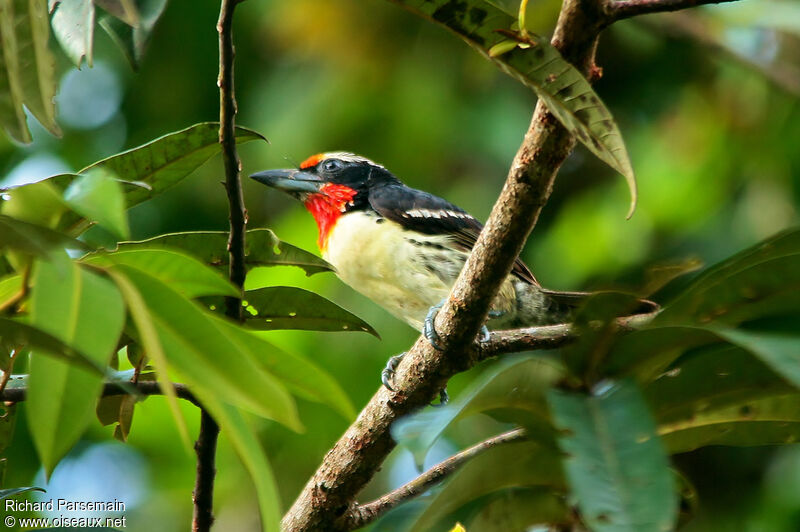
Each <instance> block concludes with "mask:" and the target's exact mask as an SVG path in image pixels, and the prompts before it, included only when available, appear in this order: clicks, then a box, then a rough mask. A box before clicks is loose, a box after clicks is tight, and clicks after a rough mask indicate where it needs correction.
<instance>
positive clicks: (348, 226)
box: [250, 151, 589, 402]
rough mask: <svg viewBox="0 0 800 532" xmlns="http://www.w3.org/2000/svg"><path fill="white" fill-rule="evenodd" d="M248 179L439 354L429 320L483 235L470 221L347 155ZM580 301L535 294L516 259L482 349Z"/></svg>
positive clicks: (341, 273) (388, 378) (559, 318)
mask: <svg viewBox="0 0 800 532" xmlns="http://www.w3.org/2000/svg"><path fill="white" fill-rule="evenodd" d="M250 177H251V178H252V179H254V180H256V181H258V182H260V183H263V184H264V185H267V186H269V187H271V188H274V189H277V190H280V191H282V192H285V193H288V194H289V195H290V196H292V197H294V198H295V199H297V200H299V201H300V202H302V203H303V204H304V205H305V207H306V209H307V210H308V211H309V212H310V213H311V215H312V217H313V218H314V220H315V221H316V223H317V227H318V230H319V237H318V239H317V245H318V247H319V250H320V252H321V254H322V257H323V258H324V259H325V260H326V261H328V262H329V263H330V264H331V265H332V266H333V267H334V269H335V272H336V274H337V275H338V277H339V278H340V279H341V280H342V281H344V283H345V284H347V285H349V286H350V287H352V288H353V289H355V290H356V291H357V292H360V293H361V294H363V295H365V296H366V297H368V298H369V299H371V300H372V301H374V302H375V303H377V304H378V305H380V306H381V307H383V308H384V309H385V310H387V311H388V312H389V313H390V314H392V315H394V316H395V317H397V318H398V319H400V320H402V321H404V322H406V323H407V324H408V325H410V326H411V327H413V328H414V329H416V330H418V331H420V332H422V333H423V334H424V335H425V336H426V338H428V340H429V341H430V342H431V343H432V344H433V346H434V347H436V348H437V349H438V348H439V345H438V335H437V333H436V329H435V327H434V325H433V324H434V319H435V316H436V312H438V309H439V308H441V306H442V304H443V303H444V300H445V298H446V297H447V296H448V294H449V293H450V289H451V288H452V286H453V284H454V283H455V281H456V278H457V277H458V275H459V273H460V272H461V269H462V267H463V266H464V263H465V262H466V260H467V257H468V255H469V253H470V251H471V250H472V247H473V246H474V244H475V241H476V240H477V238H478V234H479V233H480V231H481V229H482V227H483V225H482V224H481V223H480V222H479V221H478V220H477V219H476V218H475V217H474V216H472V215H470V214H469V213H467V212H466V211H465V210H464V209H462V208H460V207H458V206H456V205H454V204H452V203H450V202H449V201H447V200H445V199H443V198H440V197H438V196H435V195H433V194H431V193H429V192H425V191H422V190H417V189H414V188H411V187H409V186H408V185H406V184H405V183H403V182H402V181H401V180H400V179H399V178H398V177H397V176H395V175H394V174H393V173H392V172H390V171H389V170H388V169H387V168H386V167H385V166H383V165H381V164H378V163H376V162H374V161H372V160H370V159H368V158H366V157H362V156H360V155H356V154H353V153H349V152H343V151H338V152H327V153H318V154H316V155H312V156H311V157H309V158H307V159H305V160H304V161H303V162H302V163H300V165H299V167H298V168H291V169H279V170H267V171H263V172H258V173H255V174H252V175H251V176H250ZM588 295H589V293H587V292H562V291H555V290H548V289H545V288H543V287H542V286H541V285H540V284H539V282H538V281H537V280H536V278H535V277H534V276H533V273H531V270H530V269H529V268H528V267H527V266H526V265H525V263H524V262H523V261H522V260H520V259H519V258H517V259H516V260H515V261H514V265H513V268H512V270H511V273H510V274H509V275H508V276H507V277H506V279H505V280H504V281H503V283H502V285H501V286H500V289H499V291H498V293H497V295H496V296H495V298H494V300H493V302H492V305H491V308H490V310H489V315H488V321H487V323H486V325H485V326H484V327H483V328H482V331H481V335H480V339H481V340H486V339H488V329H493V330H500V329H515V328H520V327H529V326H535V325H548V324H556V323H564V322H566V321H568V320H569V319H570V317H571V316H572V314H573V312H574V311H575V309H576V308H577V307H578V306H579V305H580V304H581V303H582V302H583V301H584V300H585V299H586V297H587V296H588ZM403 355H404V353H401V354H400V355H397V356H394V357H392V358H391V359H389V362H388V363H387V366H386V368H385V369H384V370H383V372H382V379H381V380H382V381H383V384H384V385H385V386H386V387H387V388H388V389H389V390H393V388H392V379H393V377H394V373H395V370H396V368H397V365H398V363H399V361H400V359H401V358H402V356H403ZM441 399H442V401H443V402H445V401H446V392H444V394H443V395H442V396H441Z"/></svg>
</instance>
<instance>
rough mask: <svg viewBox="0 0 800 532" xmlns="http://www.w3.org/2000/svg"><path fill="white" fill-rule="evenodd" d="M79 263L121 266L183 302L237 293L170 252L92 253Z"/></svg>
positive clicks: (197, 263)
mask: <svg viewBox="0 0 800 532" xmlns="http://www.w3.org/2000/svg"><path fill="white" fill-rule="evenodd" d="M125 249H127V248H125ZM82 261H83V262H85V263H87V264H93V265H98V266H109V265H112V264H124V265H126V266H130V267H132V268H136V269H137V270H140V271H143V272H145V273H147V274H148V275H152V276H153V277H156V278H157V279H159V280H161V281H163V282H165V283H167V284H169V285H170V286H171V287H172V289H173V290H175V291H177V292H179V293H180V294H181V295H183V296H184V297H187V298H195V297H199V296H210V295H226V296H233V297H238V296H239V290H238V289H237V288H236V287H234V286H233V285H232V284H231V283H230V282H229V281H228V280H227V279H226V278H225V277H223V276H222V275H221V274H220V273H219V272H217V271H215V270H213V269H211V268H209V267H207V266H205V265H204V264H203V263H201V262H200V261H198V260H197V259H195V258H194V257H190V256H189V255H185V254H183V253H180V252H178V251H174V250H169V249H147V248H144V249H130V250H122V251H115V252H112V253H96V254H92V255H88V256H87V257H84V258H83V259H82Z"/></svg>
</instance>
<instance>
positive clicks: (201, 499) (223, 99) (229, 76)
mask: <svg viewBox="0 0 800 532" xmlns="http://www.w3.org/2000/svg"><path fill="white" fill-rule="evenodd" d="M241 1H242V0H221V2H220V11H219V20H218V21H217V32H218V33H219V77H218V78H217V85H218V86H219V122H220V124H219V143H220V144H221V146H222V160H223V165H224V167H225V191H226V193H227V196H228V205H229V220H230V236H229V238H228V253H229V255H230V265H229V269H228V275H229V278H230V280H231V282H232V283H233V284H235V285H236V286H238V287H239V288H242V287H243V286H244V279H245V275H246V272H247V270H246V268H245V262H244V261H245V230H246V226H247V211H246V209H245V206H244V197H243V195H242V183H241V179H240V175H239V173H240V169H241V162H240V161H239V154H238V153H237V151H236V132H235V128H236V120H235V119H236V96H235V92H234V77H233V60H234V56H235V51H234V47H233V11H234V8H235V7H236V5H237V4H238V3H239V2H241ZM225 314H227V315H228V317H230V318H233V319H235V320H239V321H241V319H242V299H241V298H235V297H228V298H226V300H225ZM218 437H219V425H217V422H216V421H214V419H213V418H212V417H211V415H210V414H209V413H208V411H206V410H205V409H202V410H201V414H200V434H199V435H198V437H197V441H196V442H195V445H194V448H195V453H196V454H197V474H196V476H195V487H194V491H193V493H192V499H193V501H194V515H193V518H192V531H193V532H208V531H209V530H210V529H211V525H212V523H213V522H214V515H213V513H212V509H213V502H214V477H215V476H216V466H215V459H216V453H217V439H218Z"/></svg>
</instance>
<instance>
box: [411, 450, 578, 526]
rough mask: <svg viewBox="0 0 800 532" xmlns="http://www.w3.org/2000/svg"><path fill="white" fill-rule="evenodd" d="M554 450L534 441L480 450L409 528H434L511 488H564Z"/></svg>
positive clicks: (432, 499) (560, 489)
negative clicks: (461, 510)
mask: <svg viewBox="0 0 800 532" xmlns="http://www.w3.org/2000/svg"><path fill="white" fill-rule="evenodd" d="M557 453H558V451H556V450H555V449H551V448H547V447H543V446H541V445H538V444H536V443H533V442H517V443H508V444H504V445H499V446H497V447H494V448H492V449H489V450H488V451H485V452H483V453H482V454H479V455H478V456H476V457H475V458H473V459H472V460H470V461H469V462H467V463H466V464H465V465H464V466H463V467H462V468H461V469H460V470H459V471H458V472H456V473H455V474H454V475H453V476H452V477H451V478H450V480H449V481H448V482H447V484H446V485H445V486H444V488H443V489H442V490H441V491H439V492H438V493H436V494H435V495H434V496H433V497H432V498H431V500H430V502H429V503H428V506H427V508H426V509H425V511H424V512H423V513H422V514H421V515H420V516H419V518H417V520H416V521H415V522H414V525H413V526H412V527H411V531H412V532H427V531H429V530H434V529H436V526H435V525H436V524H437V523H441V521H442V519H444V518H445V517H448V516H451V515H452V513H453V512H455V511H456V510H458V509H459V508H461V507H462V506H464V505H465V504H467V503H469V502H471V501H474V500H476V499H478V498H480V497H485V496H487V495H490V494H500V493H502V492H504V491H506V490H508V489H511V488H520V487H528V488H531V487H537V486H538V487H540V488H547V489H548V490H556V491H560V492H563V491H564V489H565V486H564V476H563V473H562V471H561V464H560V462H559V460H558V454H557ZM451 522H452V521H451Z"/></svg>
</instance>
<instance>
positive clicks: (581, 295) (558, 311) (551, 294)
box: [541, 288, 660, 323]
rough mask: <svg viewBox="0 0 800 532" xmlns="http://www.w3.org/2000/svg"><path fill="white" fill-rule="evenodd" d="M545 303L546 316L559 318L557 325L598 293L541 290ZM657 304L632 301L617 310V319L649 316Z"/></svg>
mask: <svg viewBox="0 0 800 532" xmlns="http://www.w3.org/2000/svg"><path fill="white" fill-rule="evenodd" d="M541 292H542V295H543V296H544V297H545V301H546V302H547V304H548V305H549V307H550V310H549V312H548V314H551V315H553V316H554V317H557V318H559V322H558V323H564V322H570V321H572V319H573V318H574V316H575V312H576V310H577V309H579V308H580V307H581V306H583V304H584V303H585V302H586V300H587V299H588V298H589V297H590V296H593V295H596V294H597V293H598V292H559V291H556V290H547V289H545V288H542V289H541ZM659 308H660V307H659V305H658V303H656V302H654V301H650V300H648V299H638V300H632V301H630V302H625V304H624V305H623V306H622V307H621V308H620V309H619V310H620V312H619V313H618V315H619V317H622V316H634V315H637V314H649V313H651V312H655V311H657V310H658V309H659Z"/></svg>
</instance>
